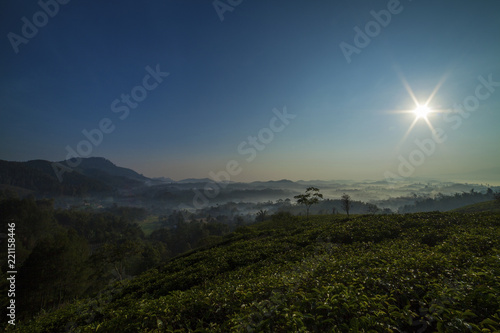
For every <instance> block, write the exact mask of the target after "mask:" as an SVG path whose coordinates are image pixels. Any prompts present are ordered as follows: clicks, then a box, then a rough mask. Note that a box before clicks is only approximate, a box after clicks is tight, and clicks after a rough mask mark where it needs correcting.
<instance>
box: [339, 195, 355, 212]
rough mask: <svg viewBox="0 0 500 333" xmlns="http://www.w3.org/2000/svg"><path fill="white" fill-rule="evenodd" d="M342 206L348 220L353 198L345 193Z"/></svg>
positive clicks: (341, 200)
mask: <svg viewBox="0 0 500 333" xmlns="http://www.w3.org/2000/svg"><path fill="white" fill-rule="evenodd" d="M340 205H341V206H342V209H343V210H345V212H346V213H347V218H349V211H350V210H351V206H352V201H351V196H350V195H349V194H345V193H344V194H343V195H342V197H341V198H340Z"/></svg>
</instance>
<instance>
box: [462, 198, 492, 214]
mask: <svg viewBox="0 0 500 333" xmlns="http://www.w3.org/2000/svg"><path fill="white" fill-rule="evenodd" d="M453 211H454V212H458V213H479V212H495V213H500V204H498V202H497V201H495V200H492V201H486V202H480V203H476V204H472V205H467V206H464V207H460V208H457V209H454V210H453Z"/></svg>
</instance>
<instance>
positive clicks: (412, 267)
mask: <svg viewBox="0 0 500 333" xmlns="http://www.w3.org/2000/svg"><path fill="white" fill-rule="evenodd" d="M499 256H500V215H498V214H470V215H466V214H457V213H424V214H410V215H387V216H358V217H355V218H353V219H352V220H345V219H340V218H339V217H332V216H315V217H313V218H312V219H311V220H310V221H304V220H300V219H297V218H295V217H290V216H285V215H282V216H281V217H276V218H275V219H274V220H273V221H265V222H263V223H261V224H259V225H255V226H252V227H242V228H240V229H238V230H237V231H236V232H235V233H233V234H231V235H229V236H228V237H226V238H225V240H224V241H222V242H220V243H218V244H215V245H212V246H211V247H207V248H205V249H200V250H196V251H192V252H190V253H187V254H185V255H182V256H179V257H177V258H174V259H172V260H170V261H169V262H168V263H167V264H165V265H164V266H162V267H160V268H158V269H155V270H151V271H148V272H146V273H144V274H143V275H141V276H139V277H137V278H135V279H133V280H131V281H129V282H128V283H126V284H124V285H118V284H117V285H115V286H114V287H112V288H110V289H109V290H107V291H106V292H104V293H102V294H101V295H100V296H99V297H98V298H96V299H93V300H82V301H78V302H76V303H74V304H71V305H69V306H66V307H64V308H62V309H59V310H57V311H55V312H52V313H48V314H45V315H42V316H40V317H38V318H37V319H36V320H35V321H33V322H31V323H25V324H24V325H21V326H19V325H18V329H19V330H20V331H22V332H59V331H65V330H66V331H68V330H69V331H92V332H94V331H97V332H118V331H119V332H173V331H176V332H189V331H195V330H198V331H215V332H229V331H237V332H247V331H250V332H252V331H256V332H261V331H264V332H270V331H273V332H298V331H304V332H305V331H310V332H329V331H335V332H350V331H363V330H364V331H369V330H374V331H377V332H402V331H407V332H410V331H417V330H418V331H419V332H432V331H437V330H442V331H444V332H465V331H469V330H474V331H479V330H482V331H483V332H495V331H498V330H500V310H499V309H500V260H499Z"/></svg>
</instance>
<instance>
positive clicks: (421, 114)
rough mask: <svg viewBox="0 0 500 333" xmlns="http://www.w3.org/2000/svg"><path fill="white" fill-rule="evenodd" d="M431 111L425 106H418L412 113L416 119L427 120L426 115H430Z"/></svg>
mask: <svg viewBox="0 0 500 333" xmlns="http://www.w3.org/2000/svg"><path fill="white" fill-rule="evenodd" d="M431 112H432V110H431V109H430V108H429V107H428V106H427V105H418V106H417V108H416V109H415V110H413V113H414V114H415V116H417V119H421V118H423V119H427V115H428V114H429V113H431Z"/></svg>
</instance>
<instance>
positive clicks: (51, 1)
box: [7, 0, 70, 54]
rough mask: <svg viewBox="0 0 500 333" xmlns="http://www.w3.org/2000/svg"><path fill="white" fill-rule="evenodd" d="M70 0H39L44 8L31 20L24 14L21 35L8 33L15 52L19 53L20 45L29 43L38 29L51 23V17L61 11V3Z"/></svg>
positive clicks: (64, 3) (39, 3) (39, 4)
mask: <svg viewBox="0 0 500 333" xmlns="http://www.w3.org/2000/svg"><path fill="white" fill-rule="evenodd" d="M69 1H70V0H46V1H44V0H40V1H38V6H40V8H41V9H42V10H40V11H38V12H36V13H35V14H33V16H32V18H31V21H30V20H29V19H28V18H27V17H26V16H23V17H22V18H21V21H22V23H23V25H22V26H21V35H18V34H16V33H13V32H9V33H8V34H7V38H8V39H9V42H10V45H11V46H12V49H13V50H14V53H16V54H17V53H19V46H20V45H21V44H28V42H29V40H30V39H32V38H34V37H35V36H36V35H37V34H38V29H39V28H43V27H45V26H46V25H47V23H49V17H50V18H53V17H54V16H56V15H57V13H59V5H66V4H68V3H69Z"/></svg>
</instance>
